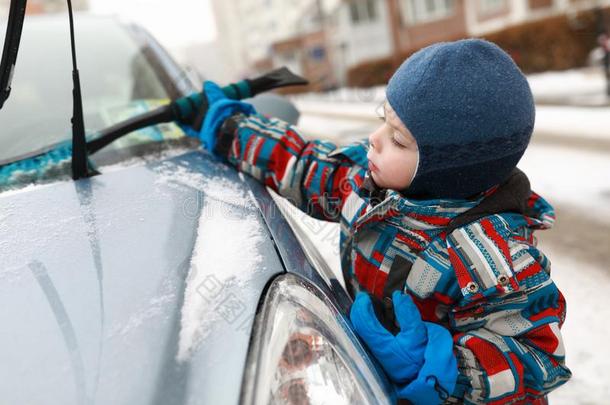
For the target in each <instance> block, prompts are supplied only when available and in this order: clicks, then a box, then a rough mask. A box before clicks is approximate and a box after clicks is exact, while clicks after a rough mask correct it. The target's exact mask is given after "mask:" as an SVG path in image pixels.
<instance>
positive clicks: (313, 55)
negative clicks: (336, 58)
mask: <svg viewBox="0 0 610 405" xmlns="http://www.w3.org/2000/svg"><path fill="white" fill-rule="evenodd" d="M325 56H326V51H325V49H324V48H323V47H321V46H319V45H318V46H314V47H312V48H310V49H309V58H310V59H312V60H314V61H316V62H321V61H323V60H324V57H325Z"/></svg>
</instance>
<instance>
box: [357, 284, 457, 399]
mask: <svg viewBox="0 0 610 405" xmlns="http://www.w3.org/2000/svg"><path fill="white" fill-rule="evenodd" d="M392 302H393V305H394V313H395V315H396V320H397V321H398V324H399V326H400V331H399V332H398V333H397V334H396V336H394V335H392V334H391V333H390V332H389V331H388V330H387V329H386V328H384V327H383V326H382V325H381V323H380V322H379V319H378V318H377V316H376V315H375V310H374V308H373V303H372V301H371V298H370V296H369V295H368V294H367V293H359V294H358V295H357V296H356V300H355V301H354V304H353V305H352V308H351V311H350V318H351V321H352V324H353V326H354V329H355V330H356V333H357V334H358V335H359V336H360V337H361V338H362V340H364V342H365V343H366V345H367V346H368V347H369V349H370V350H371V352H372V353H373V355H374V356H375V358H376V359H377V360H378V361H379V362H380V363H381V366H382V367H383V369H384V370H385V371H386V373H387V374H388V376H389V377H390V380H392V382H393V383H394V385H395V386H396V391H397V394H398V397H399V398H404V399H408V400H409V401H411V402H412V403H413V404H415V405H418V404H425V405H428V404H438V403H440V402H441V401H442V400H443V399H445V398H447V396H449V395H450V394H451V393H452V392H453V390H454V388H455V383H456V380H457V375H458V371H457V362H456V360H455V356H454V354H453V339H452V338H451V334H450V333H449V331H447V330H446V329H445V328H443V327H442V326H440V325H437V324H434V323H430V322H423V321H422V320H421V316H420V314H419V310H418V309H417V307H416V306H415V304H414V303H413V300H412V299H411V297H409V296H408V295H406V294H401V293H400V292H398V291H396V292H394V293H393V294H392Z"/></svg>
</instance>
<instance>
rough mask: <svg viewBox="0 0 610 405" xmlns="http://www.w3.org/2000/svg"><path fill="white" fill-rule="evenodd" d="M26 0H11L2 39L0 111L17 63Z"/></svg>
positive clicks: (9, 92) (8, 92) (9, 91)
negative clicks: (4, 33) (4, 34)
mask: <svg viewBox="0 0 610 405" xmlns="http://www.w3.org/2000/svg"><path fill="white" fill-rule="evenodd" d="M26 2H27V1H26V0H12V1H11V6H10V10H9V15H8V23H7V25H6V36H5V37H4V48H3V50H2V62H0V109H1V108H2V106H3V105H4V102H5V101H6V100H7V99H8V96H9V95H10V94H11V81H12V80H13V73H14V72H15V64H16V63H17V52H18V51H19V41H20V40H21V30H22V28H23V18H24V16H25V5H26Z"/></svg>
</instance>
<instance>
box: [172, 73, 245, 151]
mask: <svg viewBox="0 0 610 405" xmlns="http://www.w3.org/2000/svg"><path fill="white" fill-rule="evenodd" d="M203 93H204V94H205V96H206V99H207V106H204V108H207V111H206V112H205V119H204V121H203V125H202V126H201V129H200V130H199V131H198V132H197V131H195V130H193V129H192V128H189V127H186V128H184V129H185V131H186V133H187V135H189V136H195V137H197V138H199V140H200V141H201V144H202V145H203V147H204V148H206V149H207V150H209V151H212V152H213V151H214V147H215V146H216V134H217V133H218V130H219V129H220V127H221V126H222V124H223V123H224V122H225V120H226V119H227V118H229V117H230V116H231V115H233V114H235V113H236V112H243V113H244V114H246V115H248V114H254V113H255V112H256V111H255V110H254V107H253V106H252V105H251V104H248V103H244V102H242V101H238V100H231V99H229V98H227V96H225V94H224V93H223V91H222V89H221V88H220V86H218V85H217V84H216V83H214V82H212V81H209V80H208V81H206V82H205V83H204V84H203Z"/></svg>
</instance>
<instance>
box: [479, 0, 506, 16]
mask: <svg viewBox="0 0 610 405" xmlns="http://www.w3.org/2000/svg"><path fill="white" fill-rule="evenodd" d="M505 6H506V0H479V8H480V10H481V12H482V13H483V14H490V13H495V12H496V11H501V10H503V9H504V7H505Z"/></svg>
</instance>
